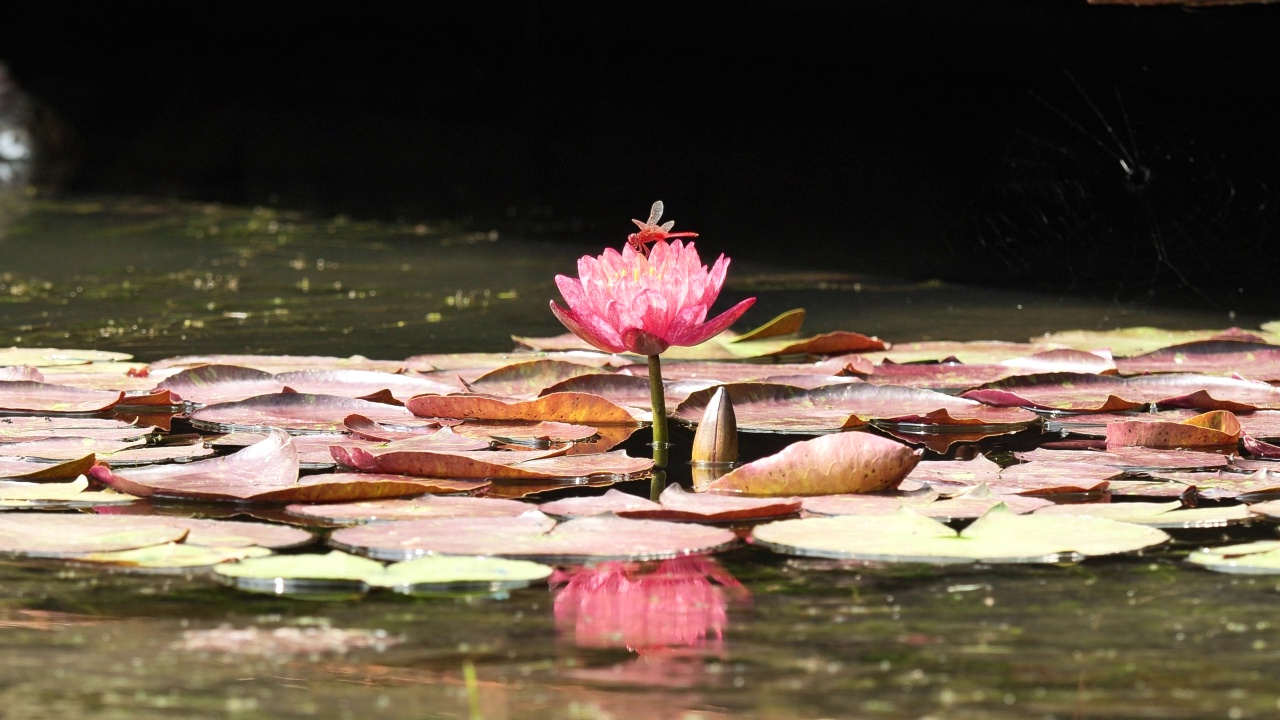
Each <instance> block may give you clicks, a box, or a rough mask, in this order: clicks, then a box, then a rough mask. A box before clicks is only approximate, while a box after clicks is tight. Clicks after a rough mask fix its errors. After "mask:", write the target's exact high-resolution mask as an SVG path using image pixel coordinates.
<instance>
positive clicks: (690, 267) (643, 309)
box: [551, 240, 755, 356]
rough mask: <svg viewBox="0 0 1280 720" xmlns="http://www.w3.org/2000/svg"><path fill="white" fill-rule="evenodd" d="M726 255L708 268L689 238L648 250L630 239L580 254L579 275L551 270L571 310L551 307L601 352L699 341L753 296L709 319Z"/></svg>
mask: <svg viewBox="0 0 1280 720" xmlns="http://www.w3.org/2000/svg"><path fill="white" fill-rule="evenodd" d="M728 269H729V259H728V258H726V257H725V256H724V255H721V256H720V258H719V259H718V260H716V262H715V264H714V265H713V266H712V267H711V269H710V270H708V269H707V267H706V266H705V265H703V264H702V260H701V259H699V257H698V252H697V250H696V249H694V246H693V243H689V244H688V245H684V244H682V243H681V242H680V241H679V240H676V241H675V242H672V243H667V242H665V241H658V242H657V243H655V244H654V246H653V248H652V250H651V251H650V252H649V256H648V257H645V256H644V255H642V254H640V253H638V252H636V251H635V250H634V249H633V248H632V247H631V246H630V245H627V246H626V247H623V249H622V252H621V253H619V252H618V251H617V250H614V249H612V248H610V249H607V250H605V251H604V254H603V255H601V256H600V257H591V256H590V255H588V256H585V257H583V258H581V259H580V260H578V277H577V278H571V277H566V276H564V275H557V276H556V285H558V286H559V288H560V293H561V294H562V295H564V299H565V303H566V304H567V305H568V306H569V307H568V309H565V308H562V307H560V306H559V305H557V304H556V302H555V301H554V300H553V301H552V302H551V312H553V313H555V316H556V317H557V318H559V319H560V322H562V323H564V325H565V327H567V328H569V329H570V330H571V331H573V333H574V334H575V335H577V336H578V337H580V338H582V339H583V340H586V341H587V342H588V343H591V344H592V345H593V346H595V347H597V348H600V349H601V350H604V351H606V352H614V353H616V352H624V351H629V352H633V353H638V354H641V355H650V356H652V355H658V354H659V353H662V352H663V351H665V350H666V349H667V348H669V347H671V346H672V345H682V346H687V345H697V344H699V343H702V342H705V341H707V340H709V339H711V338H712V337H715V336H716V335H718V334H719V333H721V332H723V331H724V330H725V329H727V328H728V327H729V326H730V325H732V324H733V323H734V321H736V320H737V319H738V318H739V317H741V316H742V314H743V313H744V312H746V310H747V308H749V307H751V305H752V303H754V302H755V298H747V299H746V300H743V301H742V302H740V303H738V304H737V305H734V306H733V307H732V308H729V309H728V310H726V311H725V312H724V313H722V314H720V315H719V316H717V317H716V318H714V319H712V320H710V321H708V320H707V319H706V318H707V312H708V311H709V310H710V309H711V305H712V304H713V303H714V302H715V300H716V296H718V295H719V294H720V288H721V286H723V285H724V278H725V272H726V271H727V270H728Z"/></svg>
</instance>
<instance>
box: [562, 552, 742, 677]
mask: <svg viewBox="0 0 1280 720" xmlns="http://www.w3.org/2000/svg"><path fill="white" fill-rule="evenodd" d="M551 584H552V587H554V588H557V590H556V596H555V616H556V626H557V627H558V628H559V630H560V632H562V633H564V634H566V635H569V634H570V633H571V634H572V638H573V641H574V643H575V644H576V645H577V646H578V647H584V648H626V649H627V650H632V651H635V652H638V653H640V654H641V655H646V654H650V653H653V652H655V651H662V650H666V649H669V648H694V647H696V648H702V647H706V646H708V645H714V646H718V645H719V642H720V640H721V639H722V638H723V637H724V627H725V625H726V624H727V622H728V608H729V602H730V601H731V600H732V601H734V602H746V601H749V600H750V598H751V594H750V592H749V591H748V590H747V589H746V588H745V587H743V585H742V584H741V583H739V582H738V581H737V580H736V579H735V578H734V577H733V576H732V575H730V574H729V572H728V571H726V570H725V569H724V568H723V567H722V566H721V565H720V564H719V563H717V562H716V561H715V560H713V559H711V558H708V557H700V556H690V557H681V558H675V559H672V560H663V561H661V562H657V563H621V562H606V563H601V564H598V565H594V566H590V567H579V568H571V569H569V570H558V571H556V573H555V574H554V575H552V576H551ZM709 640H710V641H709Z"/></svg>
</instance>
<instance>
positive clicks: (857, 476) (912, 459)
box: [707, 432, 922, 497]
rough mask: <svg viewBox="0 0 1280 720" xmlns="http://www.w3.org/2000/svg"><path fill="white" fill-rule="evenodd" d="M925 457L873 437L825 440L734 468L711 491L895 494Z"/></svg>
mask: <svg viewBox="0 0 1280 720" xmlns="http://www.w3.org/2000/svg"><path fill="white" fill-rule="evenodd" d="M921 454H922V452H921V451H920V450H912V449H911V448H909V447H907V446H906V445H903V444H901V443H898V442H895V441H893V440H888V439H886V438H882V437H878V436H876V435H871V434H869V433H862V432H850V433H837V434H834V435H824V436H822V437H818V438H814V439H812V440H804V441H801V442H797V443H793V444H791V445H790V446H788V447H787V448H785V449H784V450H783V451H782V452H779V453H777V454H775V455H770V456H768V457H765V458H761V459H759V460H756V461H754V462H749V463H747V464H745V465H742V466H740V467H737V468H734V469H733V470H732V471H730V472H729V473H728V474H727V475H724V476H723V477H721V478H720V479H718V480H716V481H715V482H713V483H711V484H710V485H709V486H707V491H708V492H717V493H727V494H742V495H763V496H771V497H779V496H792V495H833V494H840V493H859V492H878V491H882V490H890V489H892V488H896V487H897V486H898V484H899V483H901V482H902V480H903V479H904V478H905V477H906V476H907V474H908V473H910V472H911V469H912V468H914V467H915V466H916V463H918V462H920V456H921Z"/></svg>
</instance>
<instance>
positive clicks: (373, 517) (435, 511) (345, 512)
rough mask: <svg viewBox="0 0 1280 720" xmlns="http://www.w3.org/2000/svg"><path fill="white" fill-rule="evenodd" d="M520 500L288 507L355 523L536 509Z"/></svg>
mask: <svg viewBox="0 0 1280 720" xmlns="http://www.w3.org/2000/svg"><path fill="white" fill-rule="evenodd" d="M535 509H536V508H535V506H533V505H530V504H529V503H525V502H520V501H519V500H502V499H499V498H483V497H466V496H454V497H450V496H446V497H434V496H431V495H427V496H423V497H419V498H413V499H409V500H366V501H364V502H357V503H334V504H324V505H290V506H288V507H287V508H285V510H287V511H288V512H290V513H292V514H294V515H301V516H303V517H309V518H319V519H321V520H328V521H330V522H337V523H344V524H355V523H363V522H383V521H387V520H413V519H417V518H428V517H515V516H517V515H522V514H524V513H527V512H530V511H531V510H535Z"/></svg>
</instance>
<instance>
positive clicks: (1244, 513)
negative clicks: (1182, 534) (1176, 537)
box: [1035, 501, 1253, 529]
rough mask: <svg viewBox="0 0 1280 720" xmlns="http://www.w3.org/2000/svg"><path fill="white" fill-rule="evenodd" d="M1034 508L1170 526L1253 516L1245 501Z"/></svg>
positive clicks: (1209, 524) (1225, 523)
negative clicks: (1186, 505)
mask: <svg viewBox="0 0 1280 720" xmlns="http://www.w3.org/2000/svg"><path fill="white" fill-rule="evenodd" d="M1035 512H1036V514H1037V515H1056V516H1073V517H1097V518H1107V519H1108V520H1117V521H1120V522H1128V523H1136V524H1138V525H1146V526H1148V527H1157V528H1169V529H1175V528H1214V527H1226V526H1228V525H1238V524H1240V523H1242V522H1246V521H1248V520H1249V519H1250V518H1251V517H1253V513H1251V512H1250V511H1249V507H1248V506H1247V505H1228V506H1225V507H1204V508H1184V507H1183V506H1182V503H1181V502H1179V501H1174V502H1167V503H1150V502H1124V503H1087V504H1079V505H1051V506H1049V507H1046V508H1044V509H1042V510H1037V511H1035Z"/></svg>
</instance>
